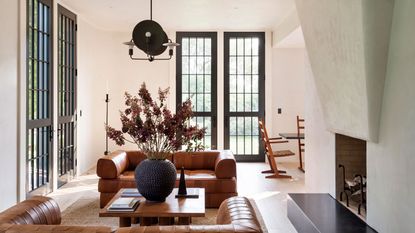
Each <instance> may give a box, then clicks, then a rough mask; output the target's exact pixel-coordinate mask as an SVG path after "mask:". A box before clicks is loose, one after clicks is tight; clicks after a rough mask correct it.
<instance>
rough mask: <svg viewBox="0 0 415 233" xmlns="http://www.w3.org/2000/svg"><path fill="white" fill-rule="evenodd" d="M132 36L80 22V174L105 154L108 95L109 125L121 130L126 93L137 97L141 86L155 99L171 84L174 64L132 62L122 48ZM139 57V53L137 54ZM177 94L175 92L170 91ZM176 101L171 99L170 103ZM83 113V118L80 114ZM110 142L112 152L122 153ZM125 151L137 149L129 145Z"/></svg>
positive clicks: (166, 62)
mask: <svg viewBox="0 0 415 233" xmlns="http://www.w3.org/2000/svg"><path fill="white" fill-rule="evenodd" d="M130 38H131V35H130V33H122V32H109V31H103V30H99V29H96V28H95V27H94V26H92V25H90V24H89V23H88V22H87V21H85V20H83V19H82V17H80V19H78V116H79V117H78V173H79V174H82V173H83V172H85V171H87V170H88V169H89V168H91V167H92V166H95V165H96V162H97V159H98V158H99V157H101V156H103V153H104V151H105V129H104V124H105V102H104V100H105V94H106V93H107V92H108V93H109V95H110V107H109V109H110V110H109V123H110V125H111V126H113V127H116V128H120V126H121V122H120V119H119V110H122V109H124V106H125V105H124V92H125V91H128V92H130V93H131V94H136V93H137V92H138V89H139V87H140V85H141V83H143V82H146V84H147V87H148V88H149V90H150V91H151V93H152V94H153V95H154V94H155V93H157V90H158V87H162V88H167V87H168V86H169V85H170V84H169V66H170V65H169V63H170V62H172V61H154V62H152V63H150V62H148V61H132V60H130V58H129V56H128V48H127V47H126V46H125V45H123V44H122V42H124V41H128V40H129V39H130ZM135 53H136V54H137V56H139V55H142V54H139V53H138V51H135ZM171 92H174V89H171ZM171 101H174V98H170V102H171ZM81 111H82V116H81V115H80V112H81ZM119 148H120V147H118V146H117V145H115V144H114V143H113V142H112V141H111V140H110V141H109V149H110V151H114V150H117V149H119ZM122 148H123V149H136V147H135V146H134V145H131V144H127V145H126V146H123V147H122Z"/></svg>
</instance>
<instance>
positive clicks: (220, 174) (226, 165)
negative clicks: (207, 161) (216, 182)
mask: <svg viewBox="0 0 415 233" xmlns="http://www.w3.org/2000/svg"><path fill="white" fill-rule="evenodd" d="M215 175H216V177H217V178H219V179H230V178H233V177H235V178H236V161H235V157H234V156H233V154H232V152H231V151H230V150H222V151H220V153H219V154H218V157H217V158H216V161H215Z"/></svg>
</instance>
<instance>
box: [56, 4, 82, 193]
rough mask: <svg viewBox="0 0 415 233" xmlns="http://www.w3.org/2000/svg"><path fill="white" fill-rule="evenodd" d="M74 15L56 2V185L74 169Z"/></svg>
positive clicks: (66, 178) (70, 175)
mask: <svg viewBox="0 0 415 233" xmlns="http://www.w3.org/2000/svg"><path fill="white" fill-rule="evenodd" d="M76 27H77V26H76V15H75V14H74V13H72V12H70V11H69V10H67V9H65V8H64V7H62V6H60V5H58V163H57V165H58V167H57V170H58V187H60V186H62V185H63V184H65V183H67V182H68V181H69V180H70V179H71V178H72V177H73V176H74V175H75V172H76V167H75V166H76V120H77V119H76V118H77V115H76V90H77V89H76V86H77V80H76V78H77V68H76V63H77V60H76V57H77V56H76V31H77V30H76V29H77V28H76Z"/></svg>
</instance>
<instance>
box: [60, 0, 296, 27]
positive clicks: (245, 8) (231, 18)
mask: <svg viewBox="0 0 415 233" xmlns="http://www.w3.org/2000/svg"><path fill="white" fill-rule="evenodd" d="M61 2H62V3H63V4H64V5H66V6H67V7H69V8H71V9H73V10H74V11H76V13H77V14H78V15H79V16H80V17H82V18H84V19H86V20H87V21H88V22H90V23H91V24H93V25H95V26H96V27H98V28H100V29H104V30H110V31H131V30H132V29H133V27H134V26H135V25H136V24H137V23H138V22H139V21H141V20H144V19H149V18H150V13H149V12H150V10H149V9H150V0H61ZM294 8H295V4H294V0H153V19H154V20H155V21H157V22H159V23H160V24H161V26H162V27H163V28H164V29H165V30H266V29H272V28H273V27H275V26H276V25H278V24H279V23H280V22H282V20H283V19H284V18H285V17H286V16H287V15H288V14H289V13H290V12H291V11H292V10H293V9H294Z"/></svg>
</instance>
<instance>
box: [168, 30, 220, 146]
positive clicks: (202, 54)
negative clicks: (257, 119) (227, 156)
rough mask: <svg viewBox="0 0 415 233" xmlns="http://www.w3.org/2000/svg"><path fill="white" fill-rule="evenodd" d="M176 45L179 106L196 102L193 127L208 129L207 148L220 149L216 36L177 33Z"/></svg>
mask: <svg viewBox="0 0 415 233" xmlns="http://www.w3.org/2000/svg"><path fill="white" fill-rule="evenodd" d="M176 41H177V42H178V43H180V45H181V46H179V47H178V48H177V55H176V98H177V99H176V103H177V104H180V103H182V102H184V101H186V100H187V99H188V98H190V99H191V100H192V107H193V111H194V117H193V119H192V122H191V124H197V125H198V126H199V127H206V134H205V138H204V139H203V144H204V146H205V147H206V149H216V148H217V129H216V116H217V111H216V109H217V107H216V103H217V99H216V93H217V92H216V83H217V81H216V80H217V79H216V74H217V71H216V69H217V66H216V56H217V54H216V45H217V40H216V32H177V34H176Z"/></svg>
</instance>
